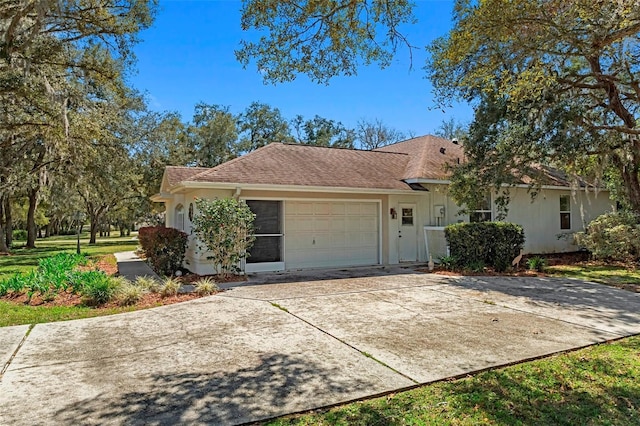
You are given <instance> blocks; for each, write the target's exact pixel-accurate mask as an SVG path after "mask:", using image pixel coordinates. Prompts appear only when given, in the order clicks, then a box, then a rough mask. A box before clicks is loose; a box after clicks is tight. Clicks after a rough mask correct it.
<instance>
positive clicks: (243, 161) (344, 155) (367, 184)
mask: <svg viewBox="0 0 640 426" xmlns="http://www.w3.org/2000/svg"><path fill="white" fill-rule="evenodd" d="M409 158H410V157H409V156H408V155H406V154H398V153H389V152H376V151H359V150H352V149H336V148H324V147H317V146H308V145H294V144H291V145H289V144H281V143H272V144H269V145H267V146H265V147H262V148H260V149H258V150H256V151H253V152H251V153H249V154H247V155H244V156H242V157H238V158H236V159H233V160H231V161H228V162H226V163H223V164H220V165H219V166H217V167H214V168H212V169H209V170H207V171H204V172H201V173H199V174H197V175H194V176H192V177H191V178H189V181H194V182H229V183H253V184H271V185H301V186H326V187H346V188H371V189H404V190H410V188H409V186H408V185H407V184H405V183H404V182H402V178H403V176H404V174H405V168H406V166H407V163H408V162H409Z"/></svg>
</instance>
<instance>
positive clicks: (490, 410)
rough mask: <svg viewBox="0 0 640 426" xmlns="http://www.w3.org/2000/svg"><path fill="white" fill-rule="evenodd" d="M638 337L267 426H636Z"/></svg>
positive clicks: (639, 405)
mask: <svg viewBox="0 0 640 426" xmlns="http://www.w3.org/2000/svg"><path fill="white" fill-rule="evenodd" d="M638 354H640V337H638V336H636V337H630V338H627V339H623V340H619V341H617V342H614V343H610V344H602V345H598V346H593V347H590V348H587V349H582V350H579V351H576V352H572V353H567V354H562V355H556V356H553V357H550V358H546V359H541V360H538V361H532V362H527V363H523V364H518V365H515V366H512V367H507V368H502V369H497V370H493V371H487V372H484V373H480V374H477V375H475V376H471V377H467V378H464V379H460V380H455V381H451V382H440V383H435V384H432V385H427V386H424V387H421V388H418V389H414V390H411V391H407V392H401V393H397V394H393V395H389V396H386V397H382V398H376V399H372V400H369V401H364V402H356V403H352V404H347V405H344V406H340V407H337V408H334V409H331V410H329V411H326V412H319V413H313V414H309V415H303V416H294V417H285V418H281V419H277V420H274V421H271V422H268V423H267V424H269V425H278V426H282V425H363V426H364V425H486V424H489V425H578V424H580V425H640V380H638V378H639V377H640V356H639V355H638Z"/></svg>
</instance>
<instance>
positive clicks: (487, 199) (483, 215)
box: [469, 192, 492, 222]
mask: <svg viewBox="0 0 640 426" xmlns="http://www.w3.org/2000/svg"><path fill="white" fill-rule="evenodd" d="M491 220H492V213H491V193H489V192H487V193H486V194H485V196H484V198H483V199H482V201H480V205H479V206H478V209H477V210H474V211H472V212H471V214H469V222H491Z"/></svg>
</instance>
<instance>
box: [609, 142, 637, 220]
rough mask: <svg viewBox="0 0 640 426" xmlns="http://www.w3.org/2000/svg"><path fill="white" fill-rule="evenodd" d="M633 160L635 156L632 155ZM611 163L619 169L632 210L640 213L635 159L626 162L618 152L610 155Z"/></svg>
mask: <svg viewBox="0 0 640 426" xmlns="http://www.w3.org/2000/svg"><path fill="white" fill-rule="evenodd" d="M632 157H633V158H632V160H635V156H632ZM611 159H612V161H613V164H614V165H615V166H616V167H617V168H618V170H620V175H621V177H622V181H623V182H624V189H625V192H626V195H627V198H628V200H629V204H630V206H631V208H632V209H633V211H634V212H636V213H640V179H639V178H638V166H636V165H635V164H637V163H636V162H635V161H632V162H631V164H627V163H626V162H625V161H623V160H622V158H621V157H620V156H619V155H618V154H613V155H612V156H611Z"/></svg>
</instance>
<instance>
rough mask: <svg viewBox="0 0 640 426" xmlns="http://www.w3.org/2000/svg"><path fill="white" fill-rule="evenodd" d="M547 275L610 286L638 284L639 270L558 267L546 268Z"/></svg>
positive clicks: (610, 267) (639, 282)
mask: <svg viewBox="0 0 640 426" xmlns="http://www.w3.org/2000/svg"><path fill="white" fill-rule="evenodd" d="M546 272H547V273H548V274H549V275H553V276H556V277H567V278H577V279H580V280H584V281H593V282H598V283H602V284H607V285H612V286H624V285H627V284H635V285H639V284H640V270H637V269H629V268H625V267H624V266H620V265H598V264H594V265H558V266H551V267H549V268H547V271H546Z"/></svg>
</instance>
